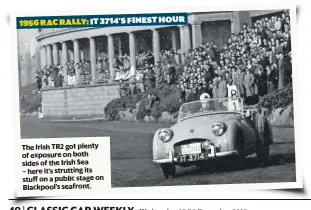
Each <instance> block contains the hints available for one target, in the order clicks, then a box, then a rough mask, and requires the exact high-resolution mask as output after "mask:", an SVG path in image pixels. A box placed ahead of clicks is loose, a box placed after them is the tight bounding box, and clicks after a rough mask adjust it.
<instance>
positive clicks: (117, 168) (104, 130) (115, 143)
mask: <svg viewBox="0 0 311 210" xmlns="http://www.w3.org/2000/svg"><path fill="white" fill-rule="evenodd" d="M166 126H168V125H164V124H156V123H155V124H147V123H129V122H106V121H101V122H99V121H95V122H50V121H46V120H38V119H36V118H21V136H22V138H57V137H99V136H110V140H111V142H110V145H111V170H112V172H111V177H112V187H139V186H171V185H202V184H238V183H272V182H273V183H275V182H294V181H295V179H296V178H295V149H294V132H293V128H275V129H274V141H275V143H274V144H273V145H272V147H271V163H270V165H269V166H264V167H263V166H259V165H258V164H257V161H256V157H255V155H253V156H249V157H248V158H247V161H246V165H245V168H244V169H242V170H241V169H236V168H232V167H230V165H229V164H226V163H221V164H219V165H217V166H216V167H215V169H214V171H212V172H211V171H210V170H199V169H198V168H196V167H189V168H179V167H178V168H177V177H175V178H173V179H165V178H164V177H163V175H162V171H161V169H160V167H159V166H158V165H155V164H153V163H152V136H153V132H154V131H155V130H156V129H158V128H160V127H166Z"/></svg>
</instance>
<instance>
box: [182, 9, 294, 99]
mask: <svg viewBox="0 0 311 210" xmlns="http://www.w3.org/2000/svg"><path fill="white" fill-rule="evenodd" d="M185 57H186V65H185V66H184V70H183V72H182V75H181V76H180V78H179V83H178V87H179V88H180V91H181V98H182V101H184V102H188V101H193V100H199V96H200V95H201V94H202V93H208V94H209V95H210V97H226V96H228V91H227V90H228V89H227V86H228V85H235V86H236V88H237V90H238V92H239V94H240V96H242V97H244V99H245V102H246V103H247V104H255V103H257V102H258V100H259V98H260V97H262V96H264V95H265V94H267V93H271V92H272V91H273V90H275V89H282V88H283V87H284V86H285V85H286V84H288V83H290V82H291V74H292V69H291V67H292V65H291V31H290V18H289V14H288V11H284V12H283V13H282V14H281V15H280V16H276V15H275V16H272V17H271V18H268V17H265V18H261V19H259V20H257V21H256V22H255V23H254V24H253V25H252V26H248V25H247V24H244V25H243V29H242V30H241V31H240V33H238V34H232V36H231V38H230V39H229V40H228V42H227V43H225V44H224V46H223V47H220V48H219V47H218V46H216V45H215V43H214V42H213V41H211V42H209V43H205V44H201V45H200V46H199V47H198V48H196V49H193V50H190V51H189V52H187V53H185Z"/></svg>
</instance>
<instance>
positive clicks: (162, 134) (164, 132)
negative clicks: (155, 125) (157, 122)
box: [159, 129, 173, 142]
mask: <svg viewBox="0 0 311 210" xmlns="http://www.w3.org/2000/svg"><path fill="white" fill-rule="evenodd" d="M172 137H173V131H172V130H171V129H161V130H160V131H159V139H160V140H161V141H163V142H168V141H170V140H171V139H172Z"/></svg>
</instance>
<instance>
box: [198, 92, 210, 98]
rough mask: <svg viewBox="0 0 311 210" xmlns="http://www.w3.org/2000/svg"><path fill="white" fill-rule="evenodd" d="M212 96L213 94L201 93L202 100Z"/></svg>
mask: <svg viewBox="0 0 311 210" xmlns="http://www.w3.org/2000/svg"><path fill="white" fill-rule="evenodd" d="M209 98H211V96H210V95H209V94H208V93H202V94H201V95H200V100H205V99H209Z"/></svg>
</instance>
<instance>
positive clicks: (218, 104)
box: [179, 97, 243, 119]
mask: <svg viewBox="0 0 311 210" xmlns="http://www.w3.org/2000/svg"><path fill="white" fill-rule="evenodd" d="M242 111H243V100H242V99H241V98H238V97H235V98H215V99H214V98H212V99H204V100H200V101H193V102H189V103H185V104H183V105H182V106H181V107H180V110H179V119H183V118H187V117H191V116H195V115H200V114H213V113H219V112H242Z"/></svg>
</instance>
